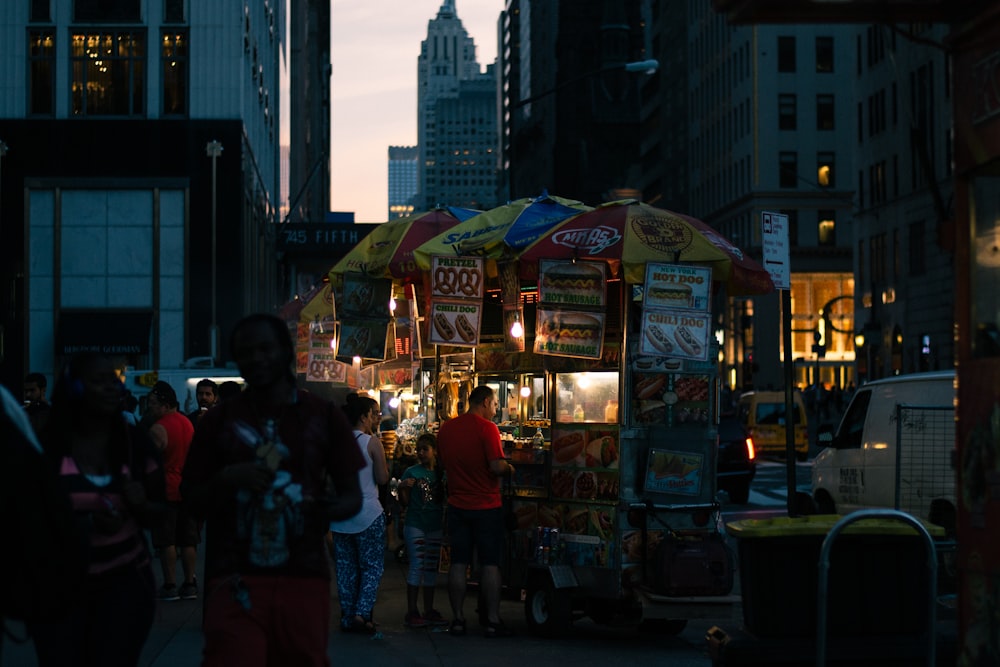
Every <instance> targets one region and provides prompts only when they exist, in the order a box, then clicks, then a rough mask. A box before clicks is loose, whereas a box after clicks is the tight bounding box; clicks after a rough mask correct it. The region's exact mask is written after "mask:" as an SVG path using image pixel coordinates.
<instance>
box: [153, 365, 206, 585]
mask: <svg viewBox="0 0 1000 667" xmlns="http://www.w3.org/2000/svg"><path fill="white" fill-rule="evenodd" d="M177 408H178V403H177V394H176V392H174V389H173V387H171V386H170V385H169V384H167V383H166V382H163V381H160V382H157V383H156V384H155V385H153V389H152V391H150V392H149V395H148V396H147V397H146V412H148V413H149V415H150V416H151V417H152V418H153V419H155V420H156V423H154V424H153V425H152V426H151V427H150V428H149V438H150V440H152V441H153V444H154V445H156V447H157V449H159V450H160V455H161V456H162V457H163V472H164V476H165V478H166V485H167V510H166V511H165V512H164V513H163V518H162V521H161V522H160V524H159V525H157V526H155V527H154V529H153V531H152V532H153V546H154V547H156V548H157V549H158V550H159V554H160V566H161V567H162V568H163V587H162V588H161V589H160V593H159V598H160V599H161V600H179V599H182V598H183V599H185V600H193V599H195V598H197V597H198V582H197V579H196V577H195V566H196V564H197V560H198V551H197V549H198V543H199V542H201V535H200V533H201V531H200V530H198V523H197V522H196V521H195V520H194V519H193V518H191V516H190V515H189V514H188V513H187V512H186V511H184V508H183V507H182V506H181V492H180V486H181V472H182V471H183V470H184V461H185V460H186V459H187V454H188V449H189V448H190V447H191V439H192V438H193V437H194V426H193V425H192V424H191V421H190V420H189V419H188V418H187V417H186V416H184V415H183V414H181V412H180V411H178V409H177ZM178 548H179V549H180V558H181V568H182V569H183V570H184V582H183V583H182V584H181V587H180V590H178V588H177V579H176V578H177V574H176V573H177V550H178Z"/></svg>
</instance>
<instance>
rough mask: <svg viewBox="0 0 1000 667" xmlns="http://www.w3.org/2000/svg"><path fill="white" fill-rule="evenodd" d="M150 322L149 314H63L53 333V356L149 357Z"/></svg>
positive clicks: (92, 311)
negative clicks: (141, 355)
mask: <svg viewBox="0 0 1000 667" xmlns="http://www.w3.org/2000/svg"><path fill="white" fill-rule="evenodd" d="M152 321H153V314H152V313H149V312H120V311H107V310H89V311H85V312H84V311H74V312H67V311H63V312H61V313H60V314H59V321H58V322H59V323H58V327H57V331H56V352H57V353H58V354H75V353H77V352H83V351H93V352H101V353H103V354H149V347H150V346H149V339H150V327H151V324H152Z"/></svg>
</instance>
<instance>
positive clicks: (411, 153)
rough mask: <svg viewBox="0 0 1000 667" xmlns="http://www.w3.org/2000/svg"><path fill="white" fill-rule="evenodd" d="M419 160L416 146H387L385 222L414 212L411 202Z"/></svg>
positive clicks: (415, 191) (414, 191)
mask: <svg viewBox="0 0 1000 667" xmlns="http://www.w3.org/2000/svg"><path fill="white" fill-rule="evenodd" d="M419 159H420V151H419V150H418V149H417V147H416V146H389V170H388V174H389V176H388V180H389V183H388V186H389V187H388V192H389V210H388V212H387V216H388V217H386V220H392V219H393V218H402V217H404V216H407V215H410V214H411V213H413V212H414V211H415V208H414V205H413V201H414V198H415V197H416V196H417V187H418V180H417V171H418V170H417V160H419Z"/></svg>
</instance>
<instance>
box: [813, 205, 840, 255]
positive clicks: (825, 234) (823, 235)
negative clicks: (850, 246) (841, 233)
mask: <svg viewBox="0 0 1000 667" xmlns="http://www.w3.org/2000/svg"><path fill="white" fill-rule="evenodd" d="M817 214H818V220H817V223H818V227H817V229H816V238H817V239H818V240H819V245H822V246H833V245H837V217H836V211H833V210H820V211H818V212H817Z"/></svg>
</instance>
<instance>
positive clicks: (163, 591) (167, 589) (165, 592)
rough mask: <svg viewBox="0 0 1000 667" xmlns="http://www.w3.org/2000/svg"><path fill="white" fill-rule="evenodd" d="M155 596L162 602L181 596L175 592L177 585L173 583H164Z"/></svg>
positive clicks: (177, 598)
mask: <svg viewBox="0 0 1000 667" xmlns="http://www.w3.org/2000/svg"><path fill="white" fill-rule="evenodd" d="M156 597H157V599H159V600H162V601H164V602H170V601H173V600H180V599H181V596H180V595H178V594H177V586H175V585H174V584H170V585H164V586H163V587H162V588H160V592H159V593H158V594H157V595H156Z"/></svg>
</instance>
